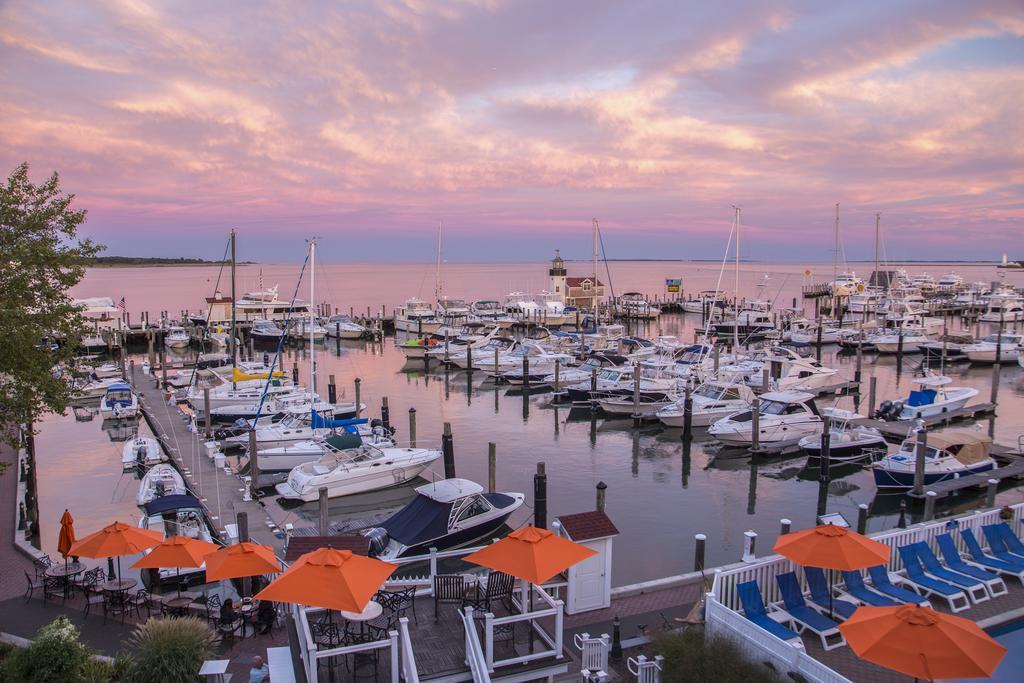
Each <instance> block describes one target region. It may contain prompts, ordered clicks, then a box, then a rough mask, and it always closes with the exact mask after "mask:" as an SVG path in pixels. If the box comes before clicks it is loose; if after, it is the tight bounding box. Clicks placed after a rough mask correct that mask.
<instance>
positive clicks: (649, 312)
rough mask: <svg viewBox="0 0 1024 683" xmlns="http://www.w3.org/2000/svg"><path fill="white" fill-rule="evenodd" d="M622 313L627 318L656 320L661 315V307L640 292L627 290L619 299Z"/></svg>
mask: <svg viewBox="0 0 1024 683" xmlns="http://www.w3.org/2000/svg"><path fill="white" fill-rule="evenodd" d="M619 310H620V313H621V314H622V315H623V316H625V317H626V318H636V319H638V320H654V319H655V318H657V317H658V316H659V315H661V309H659V308H658V307H657V306H655V305H654V304H652V303H651V302H649V301H648V300H647V299H646V298H644V295H643V294H641V293H640V292H626V293H624V294H623V295H622V297H621V298H620V299H619Z"/></svg>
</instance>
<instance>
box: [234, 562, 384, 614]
mask: <svg viewBox="0 0 1024 683" xmlns="http://www.w3.org/2000/svg"><path fill="white" fill-rule="evenodd" d="M395 569H397V565H393V564H391V563H389V562H381V561H380V560H377V559H374V558H372V557H363V556H362V555H356V554H354V553H353V552H352V551H351V550H334V549H333V548H320V549H318V550H314V551H312V552H309V553H306V554H305V555H303V556H302V557H300V558H299V559H298V560H296V561H295V564H293V565H292V566H291V567H289V568H288V570H287V571H285V572H284V573H283V574H281V576H279V577H278V578H277V580H276V581H274V582H273V583H271V584H270V585H269V586H267V587H266V588H264V589H263V590H261V591H260V592H259V593H257V594H256V595H255V596H254V597H255V598H256V599H257V600H270V601H272V602H290V603H293V604H296V605H308V606H310V607H323V608H324V609H328V610H339V611H343V612H362V611H363V610H364V609H365V608H366V603H368V602H370V598H372V597H373V594H374V593H376V592H377V590H378V589H380V587H381V586H382V585H383V584H384V582H385V581H386V580H387V578H388V577H389V576H391V573H392V572H394V571H395Z"/></svg>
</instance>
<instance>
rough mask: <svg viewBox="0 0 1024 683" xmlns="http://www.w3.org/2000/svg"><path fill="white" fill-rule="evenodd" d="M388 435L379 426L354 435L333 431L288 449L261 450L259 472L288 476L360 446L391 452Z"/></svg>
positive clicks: (343, 431) (296, 442)
mask: <svg viewBox="0 0 1024 683" xmlns="http://www.w3.org/2000/svg"><path fill="white" fill-rule="evenodd" d="M394 445H395V443H394V441H392V440H391V434H390V432H386V431H385V430H384V429H383V427H382V426H380V425H377V426H374V427H368V428H362V429H357V430H356V431H355V433H353V432H350V431H348V430H347V429H335V430H332V431H331V432H330V434H329V435H328V436H326V437H315V438H313V439H310V440H308V441H295V442H293V443H291V444H288V445H283V446H282V445H277V446H275V447H273V448H260V449H258V450H259V463H260V471H263V472H288V471H289V470H292V469H293V468H295V467H296V466H297V465H301V464H302V463H306V462H312V461H313V460H319V459H320V458H322V457H324V456H325V455H329V454H331V453H339V452H341V451H343V450H346V449H351V448H360V447H362V446H376V447H377V448H392V447H393V446H394Z"/></svg>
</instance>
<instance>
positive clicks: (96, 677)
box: [81, 659, 114, 683]
mask: <svg viewBox="0 0 1024 683" xmlns="http://www.w3.org/2000/svg"><path fill="white" fill-rule="evenodd" d="M113 677H114V665H113V664H111V663H110V662H107V661H103V660H100V659H90V660H89V661H87V662H86V663H85V666H83V667H82V678H81V680H82V682H83V683H110V681H111V679H113Z"/></svg>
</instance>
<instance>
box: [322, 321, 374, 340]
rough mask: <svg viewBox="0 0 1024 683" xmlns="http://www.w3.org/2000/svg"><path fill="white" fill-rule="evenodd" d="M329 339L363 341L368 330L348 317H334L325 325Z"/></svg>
mask: <svg viewBox="0 0 1024 683" xmlns="http://www.w3.org/2000/svg"><path fill="white" fill-rule="evenodd" d="M324 327H325V328H326V330H327V336H328V337H335V338H337V339H362V338H363V337H364V336H366V333H367V329H366V328H365V327H363V326H362V325H360V324H359V323H357V322H356V321H354V320H352V318H351V317H349V316H347V315H332V316H331V317H330V318H328V319H327V322H326V323H325V324H324Z"/></svg>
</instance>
